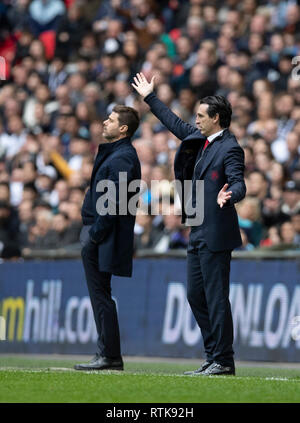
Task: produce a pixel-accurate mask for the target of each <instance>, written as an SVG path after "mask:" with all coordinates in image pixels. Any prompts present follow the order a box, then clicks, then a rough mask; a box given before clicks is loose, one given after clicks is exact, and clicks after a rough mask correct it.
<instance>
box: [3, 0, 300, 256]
mask: <svg viewBox="0 0 300 423" xmlns="http://www.w3.org/2000/svg"><path fill="white" fill-rule="evenodd" d="M299 3H300V2H299V1H298V2H297V1H296V0H286V1H284V0H262V1H261V0H244V1H242V2H241V1H238V0H222V1H221V0H210V1H205V0H190V1H188V0H181V1H179V0H159V1H157V0H103V1H100V0H89V1H83V0H65V1H62V0H32V1H30V0H6V1H2V2H1V3H0V56H1V58H0V59H1V61H0V74H1V75H0V76H1V81H0V84H1V85H0V88H1V89H0V252H1V257H2V258H4V259H5V258H11V257H19V256H20V255H22V251H25V250H24V249H51V248H60V247H64V248H77V247H79V243H78V239H79V232H80V229H81V214H80V210H81V204H82V201H83V198H84V195H85V191H86V189H87V187H88V186H89V180H90V176H91V171H92V168H93V160H94V156H95V153H96V151H97V147H98V144H99V142H103V139H102V121H103V120H104V119H105V118H106V116H107V115H108V114H109V113H110V111H111V110H112V108H113V107H114V105H115V104H125V105H127V106H132V107H135V108H136V109H137V110H138V111H139V113H140V116H141V125H140V128H139V129H138V131H137V133H136V135H135V138H134V141H133V143H134V146H135V148H136V150H137V152H138V155H139V158H140V161H141V166H142V179H143V180H144V181H145V182H146V183H147V184H148V189H147V190H145V192H144V193H143V195H142V198H141V209H140V210H139V212H138V215H137V219H136V226H135V248H136V251H137V250H141V249H145V248H147V249H148V248H150V249H154V250H155V251H157V252H162V253H164V252H166V251H169V250H172V249H182V248H186V246H187V242H188V236H189V228H187V227H185V226H182V225H181V218H180V215H179V212H178V203H177V201H176V198H174V191H173V185H172V183H171V182H172V181H173V180H174V173H173V162H174V155H175V152H176V149H177V147H178V145H179V143H180V141H179V140H178V139H176V138H175V137H174V135H173V134H171V133H170V132H168V131H167V129H166V128H165V127H164V126H163V125H162V124H160V122H159V121H158V120H157V119H156V118H155V117H154V116H153V115H152V114H151V113H150V112H149V108H148V106H147V105H146V104H145V103H144V102H143V101H142V100H141V99H140V98H139V97H138V96H137V94H136V93H135V92H134V90H133V89H132V87H131V82H132V78H133V76H134V75H135V73H136V72H139V71H142V72H143V73H144V74H145V75H146V77H148V78H151V77H152V75H154V74H155V75H156V76H157V77H156V84H157V89H156V92H157V95H158V97H159V98H160V99H161V100H162V101H163V102H164V103H165V104H167V105H168V106H169V107H171V108H172V110H173V111H174V112H175V113H176V114H178V116H180V117H181V118H182V119H184V120H185V121H187V122H190V123H191V124H194V119H195V110H196V109H197V105H198V101H199V99H200V98H201V97H204V96H206V95H214V94H220V95H224V96H226V97H227V98H228V100H229V101H230V102H231V104H232V108H233V118H232V124H231V127H230V130H231V131H232V132H233V133H234V134H235V135H236V137H237V139H238V142H239V143H240V145H241V146H242V147H243V149H244V151H245V162H246V171H245V180H246V186H247V195H246V198H245V199H244V200H243V201H242V202H240V203H239V204H237V206H236V208H237V211H238V217H239V223H240V228H241V234H242V239H243V246H242V247H241V249H242V250H253V249H254V248H268V249H270V248H290V249H299V248H300V141H299V140H300V7H299ZM297 56H299V57H297ZM3 58H4V59H5V63H4V60H3ZM151 180H158V181H161V184H160V185H159V187H158V188H156V189H152V190H151V189H150V187H151ZM169 199H171V201H170V202H171V205H170V210H169V211H170V212H168V213H163V212H162V209H163V206H164V204H165V203H166V202H167V200H169ZM150 204H152V206H153V204H154V205H155V212H154V209H153V207H152V208H150ZM146 209H147V210H149V209H150V213H152V214H149V213H145V210H146Z"/></svg>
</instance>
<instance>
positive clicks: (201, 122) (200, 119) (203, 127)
mask: <svg viewBox="0 0 300 423" xmlns="http://www.w3.org/2000/svg"><path fill="white" fill-rule="evenodd" d="M207 110H208V104H200V106H199V108H198V111H197V116H196V125H197V128H198V129H200V131H201V132H202V134H203V135H205V136H207V137H209V136H210V135H211V134H213V133H215V132H216V126H217V125H218V120H219V118H218V115H216V116H214V117H212V118H211V117H209V116H208V114H207Z"/></svg>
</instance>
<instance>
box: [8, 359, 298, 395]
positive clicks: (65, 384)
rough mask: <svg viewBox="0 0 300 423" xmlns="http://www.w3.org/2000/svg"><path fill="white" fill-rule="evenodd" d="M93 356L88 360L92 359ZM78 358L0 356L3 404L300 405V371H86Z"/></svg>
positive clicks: (136, 367) (139, 366)
mask: <svg viewBox="0 0 300 423" xmlns="http://www.w3.org/2000/svg"><path fill="white" fill-rule="evenodd" d="M87 359H88V358H87ZM76 362H78V361H77V360H76V359H70V358H68V359H65V358H64V359H57V358H56V359H41V358H32V356H31V357H30V358H25V357H23V356H22V357H15V356H14V357H9V356H4V355H0V402H1V403H14V402H16V403H299V402H300V369H280V368H277V367H274V368H271V367H244V366H243V367H237V372H236V376H222V377H220V376H215V377H195V376H194V377H191V376H183V371H185V370H190V369H194V368H195V364H182V363H180V364H179V363H178V364H177V363H174V362H172V363H166V362H165V361H163V362H155V363H153V362H151V363H145V362H132V360H131V361H130V362H126V361H125V371H124V372H116V371H114V372H111V371H102V372H96V371H93V372H82V371H80V372H79V371H75V370H73V369H72V367H73V365H74V363H76Z"/></svg>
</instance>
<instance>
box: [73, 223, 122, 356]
mask: <svg viewBox="0 0 300 423" xmlns="http://www.w3.org/2000/svg"><path fill="white" fill-rule="evenodd" d="M88 229H89V227H88V226H84V227H83V229H82V232H81V235H80V240H81V244H82V245H83V248H82V250H81V257H82V262H83V267H84V271H85V276H86V281H87V286H88V291H89V294H90V299H91V304H92V309H93V313H94V319H95V323H96V328H97V332H98V341H97V346H98V354H99V355H100V356H102V357H108V358H120V357H121V348H120V331H119V323H118V315H117V309H116V304H115V302H114V300H113V299H112V297H111V273H107V272H100V271H99V267H98V260H99V259H98V246H97V245H96V244H94V243H92V242H91V241H90V240H89V236H88Z"/></svg>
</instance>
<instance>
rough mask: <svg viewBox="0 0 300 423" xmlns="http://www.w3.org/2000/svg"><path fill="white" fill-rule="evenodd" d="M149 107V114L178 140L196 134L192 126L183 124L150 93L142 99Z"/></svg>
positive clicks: (195, 129)
mask: <svg viewBox="0 0 300 423" xmlns="http://www.w3.org/2000/svg"><path fill="white" fill-rule="evenodd" d="M144 100H145V102H146V103H147V104H148V105H149V106H150V108H151V112H152V113H153V114H154V115H155V116H156V117H157V118H158V119H159V120H160V121H161V123H163V124H164V125H165V126H166V127H167V128H168V129H169V131H171V132H172V133H173V134H174V135H175V136H176V137H177V138H178V139H180V140H183V139H184V138H186V137H187V136H188V135H191V134H193V133H194V132H197V131H198V129H197V128H195V127H194V126H193V125H190V124H189V123H186V122H184V121H183V120H182V119H180V118H179V117H178V116H177V115H176V114H175V113H173V112H172V110H170V109H169V107H167V106H166V105H165V104H164V103H163V102H162V101H160V100H159V98H158V97H157V96H156V95H155V94H154V93H151V94H149V95H147V97H145V98H144Z"/></svg>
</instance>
